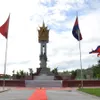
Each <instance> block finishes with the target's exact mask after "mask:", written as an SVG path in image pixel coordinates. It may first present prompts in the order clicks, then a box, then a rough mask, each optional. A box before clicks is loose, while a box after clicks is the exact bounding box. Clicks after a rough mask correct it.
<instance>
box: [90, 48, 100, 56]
mask: <svg viewBox="0 0 100 100" xmlns="http://www.w3.org/2000/svg"><path fill="white" fill-rule="evenodd" d="M91 53H98V54H97V57H99V56H100V46H98V47H97V48H96V49H95V50H92V51H91V52H89V54H91Z"/></svg>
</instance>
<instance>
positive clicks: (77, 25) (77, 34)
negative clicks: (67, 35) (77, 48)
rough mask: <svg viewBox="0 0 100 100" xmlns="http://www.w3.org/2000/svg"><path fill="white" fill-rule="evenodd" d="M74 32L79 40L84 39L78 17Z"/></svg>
mask: <svg viewBox="0 0 100 100" xmlns="http://www.w3.org/2000/svg"><path fill="white" fill-rule="evenodd" d="M72 34H73V36H74V37H75V38H76V39H77V40H78V41H80V40H82V35H81V32H80V29H79V24H78V17H76V21H75V23H74V26H73V30H72Z"/></svg>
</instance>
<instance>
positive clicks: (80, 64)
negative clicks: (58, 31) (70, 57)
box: [79, 36, 83, 88]
mask: <svg viewBox="0 0 100 100" xmlns="http://www.w3.org/2000/svg"><path fill="white" fill-rule="evenodd" d="M79 37H80V36H79ZM79 52H80V67H81V87H82V88H83V72H82V59H81V42H80V40H79Z"/></svg>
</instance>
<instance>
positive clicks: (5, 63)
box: [3, 38, 8, 90]
mask: <svg viewBox="0 0 100 100" xmlns="http://www.w3.org/2000/svg"><path fill="white" fill-rule="evenodd" d="M7 49H8V38H7V40H6V50H5V62H4V78H3V90H4V88H5V76H6V65H7V51H8V50H7Z"/></svg>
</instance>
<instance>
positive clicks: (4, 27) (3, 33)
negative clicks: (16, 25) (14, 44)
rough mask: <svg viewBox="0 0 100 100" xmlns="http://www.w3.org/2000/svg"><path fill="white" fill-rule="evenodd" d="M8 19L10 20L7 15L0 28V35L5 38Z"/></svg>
mask: <svg viewBox="0 0 100 100" xmlns="http://www.w3.org/2000/svg"><path fill="white" fill-rule="evenodd" d="M9 19H10V15H9V17H8V19H7V20H6V22H5V23H4V24H3V25H2V26H1V27H0V33H1V34H2V35H3V36H4V37H5V38H7V37H8V27H9Z"/></svg>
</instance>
